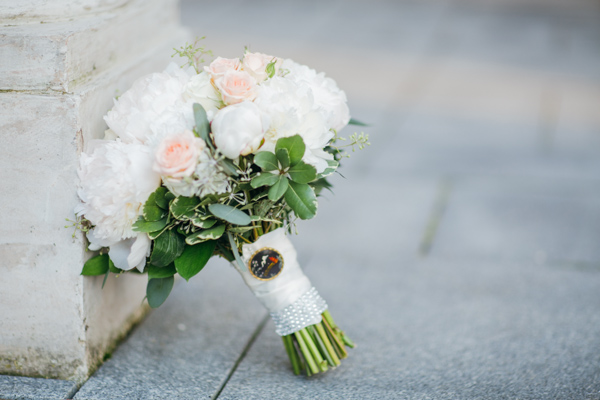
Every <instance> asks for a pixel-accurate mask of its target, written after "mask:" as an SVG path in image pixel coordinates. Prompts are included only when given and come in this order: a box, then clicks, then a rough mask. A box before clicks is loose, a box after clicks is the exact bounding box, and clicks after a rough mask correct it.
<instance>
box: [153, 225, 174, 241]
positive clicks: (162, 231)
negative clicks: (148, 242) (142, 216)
mask: <svg viewBox="0 0 600 400" xmlns="http://www.w3.org/2000/svg"><path fill="white" fill-rule="evenodd" d="M172 226H173V225H172V224H169V225H166V226H165V227H164V228H163V229H161V230H158V231H152V232H147V233H148V237H149V238H150V239H152V240H156V238H158V237H159V236H160V235H162V234H163V233H165V232H166V231H167V230H169V228H171V227H172Z"/></svg>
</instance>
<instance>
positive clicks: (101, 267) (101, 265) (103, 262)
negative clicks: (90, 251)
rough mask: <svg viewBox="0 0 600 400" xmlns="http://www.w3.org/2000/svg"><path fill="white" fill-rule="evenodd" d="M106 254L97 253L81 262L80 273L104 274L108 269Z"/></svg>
mask: <svg viewBox="0 0 600 400" xmlns="http://www.w3.org/2000/svg"><path fill="white" fill-rule="evenodd" d="M108 261H109V258H108V254H99V255H97V256H94V257H92V258H90V259H89V260H87V261H86V262H85V264H83V269H82V270H81V275H85V276H96V275H104V274H106V272H107V271H108Z"/></svg>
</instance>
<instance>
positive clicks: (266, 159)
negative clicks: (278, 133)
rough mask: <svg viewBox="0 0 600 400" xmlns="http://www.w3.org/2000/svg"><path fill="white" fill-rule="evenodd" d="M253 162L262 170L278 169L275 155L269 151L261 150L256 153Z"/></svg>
mask: <svg viewBox="0 0 600 400" xmlns="http://www.w3.org/2000/svg"><path fill="white" fill-rule="evenodd" d="M279 140H281V139H279ZM254 164H256V165H258V166H259V167H260V168H261V169H262V170H263V171H264V172H268V171H275V170H276V169H279V164H278V163H277V157H275V154H273V153H271V152H270V151H261V152H260V153H257V154H256V155H255V156H254Z"/></svg>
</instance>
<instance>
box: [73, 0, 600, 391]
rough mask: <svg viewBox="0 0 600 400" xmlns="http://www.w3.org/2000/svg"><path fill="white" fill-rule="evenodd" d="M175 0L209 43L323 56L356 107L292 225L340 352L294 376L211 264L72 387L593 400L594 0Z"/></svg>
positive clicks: (597, 183)
mask: <svg viewBox="0 0 600 400" xmlns="http://www.w3.org/2000/svg"><path fill="white" fill-rule="evenodd" d="M181 18H182V23H183V24H184V25H185V26H187V27H188V28H189V29H190V30H191V31H192V32H193V34H195V35H197V36H206V37H207V38H206V39H205V40H204V45H205V47H207V48H209V49H212V50H213V52H214V55H215V56H222V57H228V58H232V57H241V56H242V54H243V50H244V46H248V47H249V48H250V50H251V51H256V52H262V53H267V54H271V55H274V56H277V57H282V58H292V59H294V60H295V61H297V62H299V63H302V64H306V65H309V66H310V67H311V68H314V69H316V70H317V71H324V72H325V73H326V74H327V76H329V77H332V78H333V79H335V80H336V82H337V83H338V85H339V87H340V88H342V89H343V90H345V92H346V94H347V96H348V102H349V106H350V110H351V114H352V116H353V117H354V118H356V119H358V120H361V121H364V122H367V123H369V124H370V126H368V127H365V128H362V127H359V128H358V129H356V127H352V126H349V127H347V128H345V129H344V130H343V131H342V132H341V133H342V135H343V136H349V135H350V134H352V133H353V132H354V131H359V132H360V131H364V132H366V133H368V134H369V135H370V138H371V143H372V145H371V146H370V147H368V148H367V149H365V150H363V151H361V152H357V153H354V154H352V157H351V158H350V159H348V160H345V162H344V163H343V166H342V168H341V170H340V171H341V173H342V174H343V176H344V177H345V178H344V177H341V176H335V177H334V178H333V184H334V186H335V187H334V194H330V193H327V194H325V196H324V197H323V198H322V199H321V200H320V202H319V213H318V215H317V217H316V218H315V219H314V220H312V221H308V222H303V223H301V224H299V225H298V231H299V235H297V236H294V237H293V241H294V243H295V245H296V247H297V249H298V253H299V258H300V261H301V265H303V266H304V267H305V270H306V273H307V275H308V276H309V277H310V278H311V280H312V282H313V284H314V285H315V286H316V287H317V288H318V290H319V292H320V293H321V294H322V295H323V297H324V298H325V299H326V300H327V301H328V304H329V308H330V311H331V313H332V315H333V316H334V318H335V319H336V322H338V324H339V325H341V326H342V328H345V330H346V332H347V334H348V335H349V336H351V337H352V338H353V339H354V340H355V341H356V342H357V343H358V348H357V349H355V350H354V351H352V352H351V355H350V357H349V358H348V359H347V360H345V361H344V363H343V364H342V366H341V367H340V368H338V369H336V370H335V371H331V372H328V373H327V374H323V375H322V376H317V377H313V378H311V379H302V378H300V379H299V378H298V377H294V376H293V375H292V373H291V370H290V367H289V362H288V360H287V357H286V355H285V352H284V351H283V346H282V344H281V341H280V339H279V338H278V337H277V336H276V335H275V333H274V332H273V330H274V329H273V326H272V324H271V322H270V321H269V320H268V318H267V316H266V315H265V314H264V312H263V311H262V310H261V309H260V306H259V304H258V302H256V301H255V300H254V299H252V296H251V295H250V293H249V292H248V291H247V290H246V289H245V288H244V286H243V283H242V282H241V280H240V279H239V277H237V276H236V273H235V272H234V271H232V269H231V268H229V267H228V266H227V265H226V263H224V262H222V261H219V260H211V262H210V263H209V264H208V265H207V267H206V268H205V270H204V271H203V272H202V274H200V275H199V276H198V277H197V278H195V279H194V280H193V282H190V283H189V284H187V283H180V284H179V286H178V287H177V288H176V290H174V293H173V295H172V296H171V297H170V298H169V300H168V301H167V302H166V303H165V304H164V305H163V306H162V307H161V308H160V309H158V310H156V311H154V312H153V313H152V314H151V315H150V316H149V318H148V319H147V320H146V321H145V322H144V324H143V325H142V326H141V327H140V328H139V329H138V330H137V331H136V332H135V333H134V335H133V336H132V339H130V340H129V341H127V342H126V343H125V344H124V345H123V346H122V347H121V348H120V350H119V352H118V353H117V354H115V356H114V358H113V359H112V360H110V361H109V362H107V363H106V364H105V365H104V367H102V368H101V369H100V370H99V372H98V373H97V375H96V376H95V377H93V378H92V379H90V381H89V382H88V383H87V384H86V385H85V386H84V387H83V389H82V391H81V392H80V393H79V394H78V396H79V395H80V394H82V396H83V393H88V392H89V393H100V392H98V390H101V389H100V388H102V387H105V386H106V384H107V382H110V385H112V387H113V388H114V390H117V389H118V390H119V391H120V393H134V392H135V390H136V389H135V388H134V386H132V384H131V382H134V383H135V382H139V380H140V379H151V382H150V383H151V385H152V387H153V388H154V389H153V390H158V389H156V388H162V389H164V390H167V389H168V390H169V391H168V393H172V394H179V395H180V397H177V398H188V397H186V396H192V395H191V394H190V393H196V392H194V390H197V393H198V396H199V395H200V394H201V393H204V394H206V393H213V396H218V397H219V399H227V398H230V399H237V398H244V399H266V398H274V399H283V398H285V399H309V398H310V399H315V398H329V399H367V398H377V399H384V398H390V399H397V398H409V399H432V398H433V399H446V398H448V399H454V398H462V399H465V398H473V399H475V398H476V399H482V398H485V399H489V398H519V399H542V398H548V399H550V398H551V399H559V398H560V399H579V398H582V399H583V398H586V399H600V313H599V312H598V305H599V304H600V2H598V1H597V0H569V1H566V0H565V1H560V0H487V1H484V0H481V1H475V0H472V1H470V0H456V1H438V0H418V1H417V0H415V1H391V0H390V1H384V0H371V1H352V0H345V1H323V0H318V1H316V0H309V1H198V0H182V3H181ZM263 321H267V322H266V325H264V328H263V325H262V322H263ZM181 326H183V328H181ZM175 327H179V328H178V329H179V331H178V330H177V329H176V328H175ZM134 338H135V340H134ZM157 344H160V346H159V347H157ZM140 357H145V358H142V359H145V360H148V359H151V360H152V359H155V360H156V363H144V366H143V367H142V370H140V369H139V368H138V367H137V364H138V363H137V362H136V360H138V359H139V358H140ZM153 357H154V358H153ZM234 360H237V361H235V364H233V362H234ZM154 364H156V366H155V365H154ZM119 365H128V366H129V367H128V368H127V369H122V368H121V369H119V368H118V366H119ZM160 365H163V366H164V365H167V366H169V365H172V366H174V367H173V368H169V369H165V368H164V367H163V369H161V367H160ZM232 365H233V367H232ZM136 368H137V369H136ZM147 368H150V369H151V371H155V373H152V374H148V369H147ZM146 375H151V376H152V378H145V376H146ZM192 381H193V382H194V384H193V385H192V386H193V387H190V382H192ZM116 382H118V385H117V383H116ZM115 385H116V386H115ZM136 385H137V387H138V388H139V387H140V386H139V384H136ZM88 388H89V389H88ZM86 390H87V392H86ZM128 390H129V391H130V392H128ZM164 393H167V392H165V391H163V394H164ZM184 393H185V395H184ZM82 398H83V397H82ZM90 398H91V397H90ZM189 398H193V396H192V397H189ZM213 398H216V397H213Z"/></svg>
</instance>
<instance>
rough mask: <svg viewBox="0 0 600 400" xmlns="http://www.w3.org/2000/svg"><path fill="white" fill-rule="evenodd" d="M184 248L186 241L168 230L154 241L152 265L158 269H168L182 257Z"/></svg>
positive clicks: (151, 257) (171, 230) (151, 256)
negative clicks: (174, 261) (167, 267)
mask: <svg viewBox="0 0 600 400" xmlns="http://www.w3.org/2000/svg"><path fill="white" fill-rule="evenodd" d="M184 248H185V242H184V239H183V238H182V237H181V236H180V235H179V234H178V233H177V232H175V231H174V230H173V229H168V230H167V231H165V232H164V233H163V234H162V235H160V236H159V237H157V238H156V239H155V240H154V247H153V248H152V254H151V255H150V263H151V264H153V265H155V266H157V267H166V266H167V265H169V264H171V263H172V262H173V260H175V259H176V258H177V257H179V256H180V255H181V253H182V252H183V249H184Z"/></svg>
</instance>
